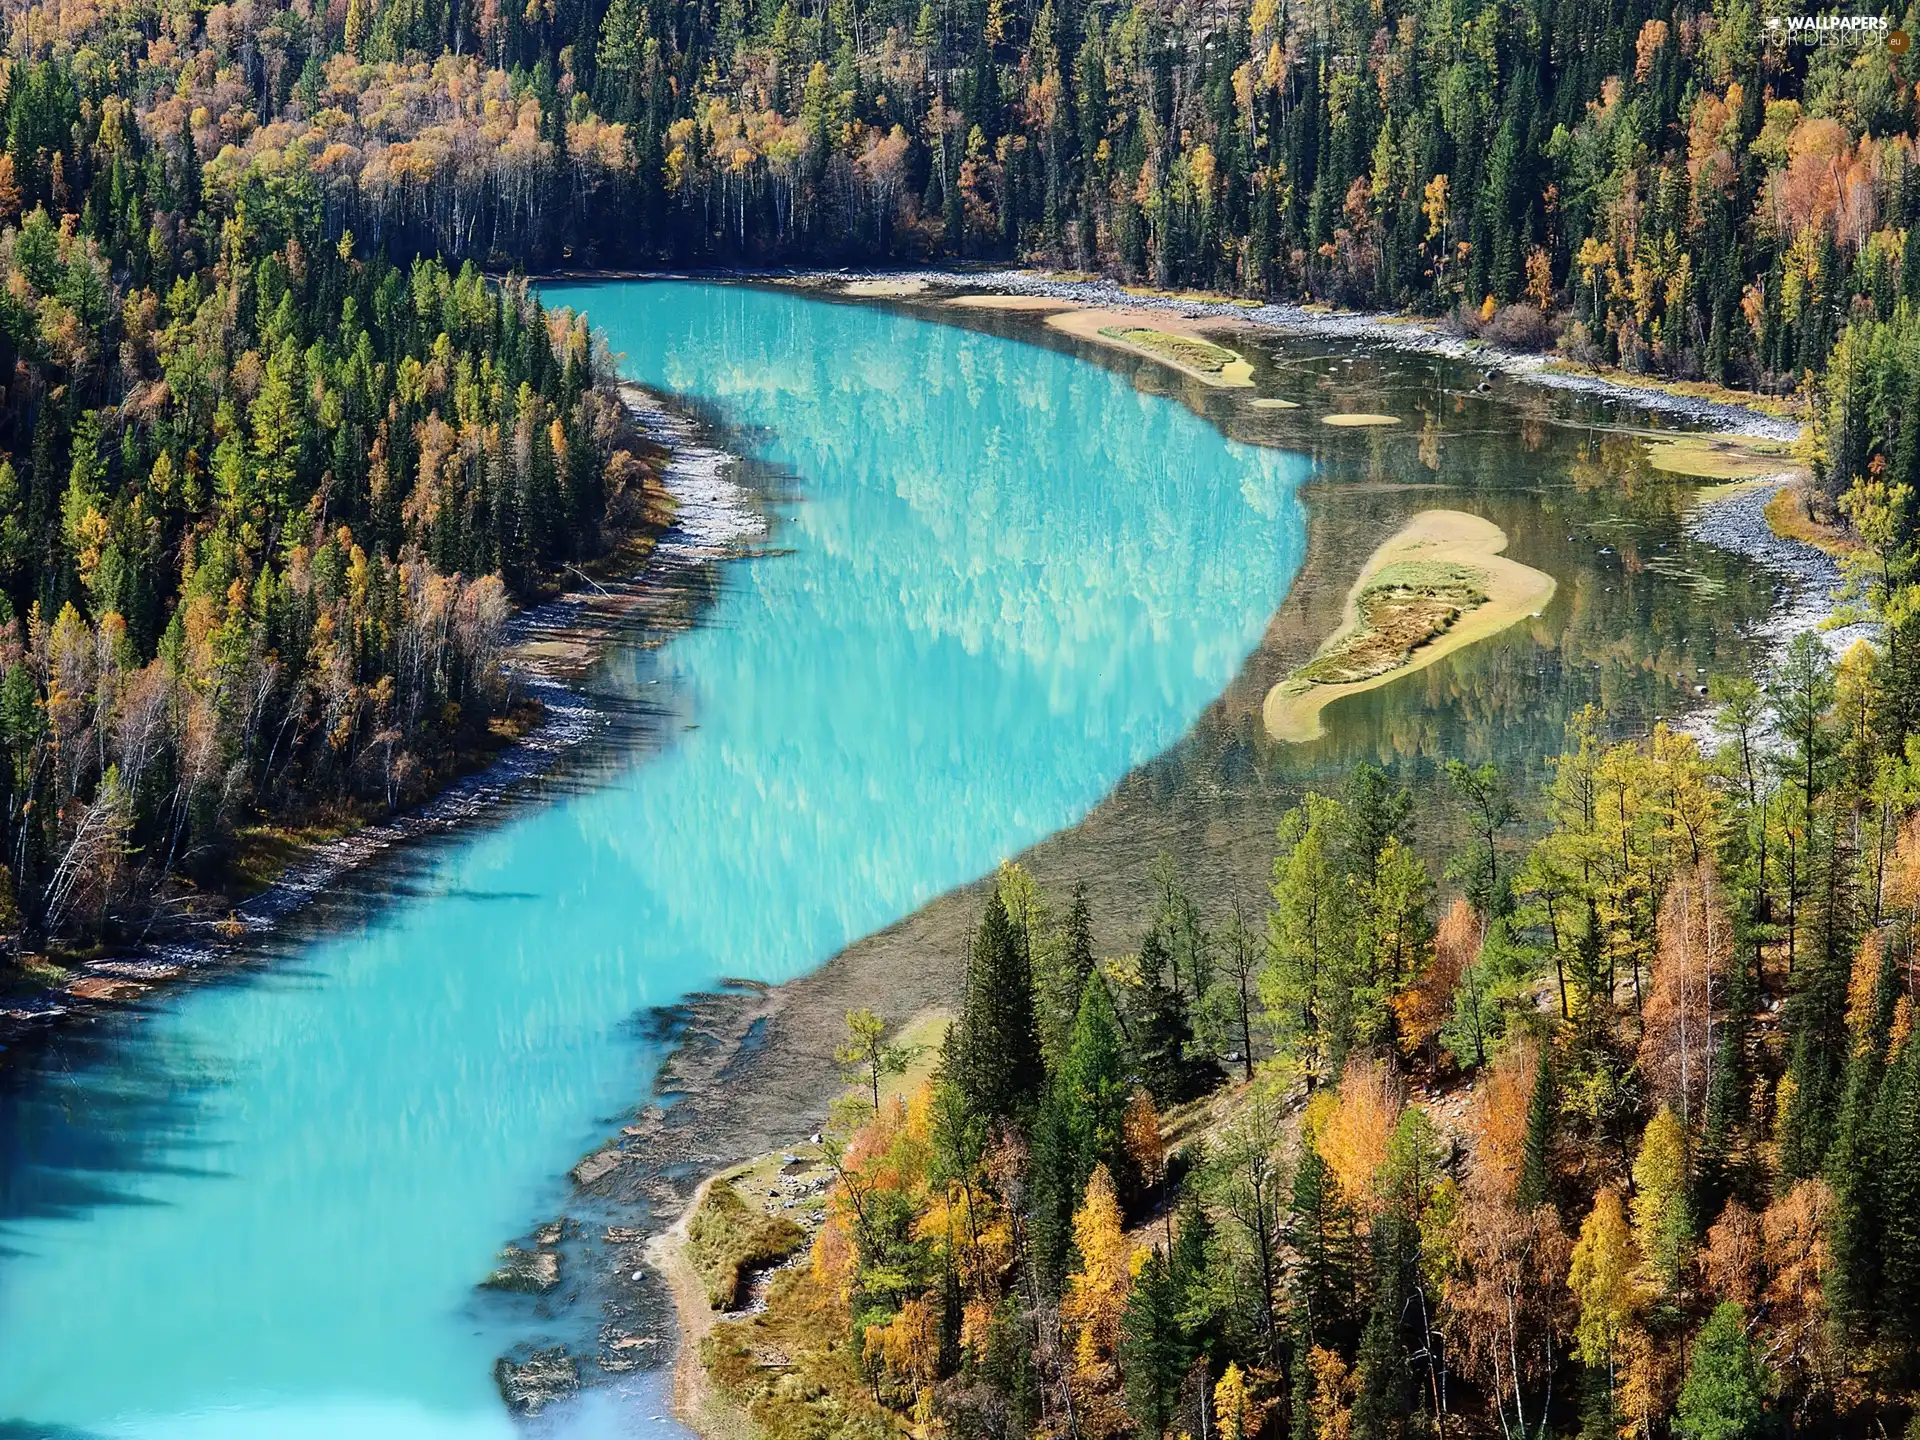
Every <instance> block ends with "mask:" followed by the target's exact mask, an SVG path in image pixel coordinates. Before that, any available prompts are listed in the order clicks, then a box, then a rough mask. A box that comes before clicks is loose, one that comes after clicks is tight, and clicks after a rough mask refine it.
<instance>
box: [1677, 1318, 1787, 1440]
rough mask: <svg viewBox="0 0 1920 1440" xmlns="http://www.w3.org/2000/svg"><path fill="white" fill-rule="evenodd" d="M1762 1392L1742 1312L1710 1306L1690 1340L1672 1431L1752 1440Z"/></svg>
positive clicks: (1760, 1419)
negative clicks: (1687, 1364)
mask: <svg viewBox="0 0 1920 1440" xmlns="http://www.w3.org/2000/svg"><path fill="white" fill-rule="evenodd" d="M1764 1393H1765V1391H1764V1388H1763V1375H1762V1369H1761V1365H1760V1362H1759V1361H1758V1360H1756V1359H1755V1357H1754V1353H1753V1346H1752V1344H1751V1343H1749V1341H1748V1339H1747V1316H1746V1312H1745V1311H1744V1310H1742V1309H1741V1308H1740V1307H1739V1306H1738V1305H1735V1304H1733V1303H1732V1302H1731V1301H1728V1302H1726V1303H1725V1304H1722V1305H1720V1306H1718V1307H1716V1308H1715V1310H1714V1312H1713V1314H1712V1315H1711V1316H1710V1317H1708V1319H1707V1323H1706V1324H1705V1325H1704V1326H1703V1327H1701V1330H1700V1334H1699V1336H1698V1337H1697V1338H1696V1339H1695V1340H1694V1342H1693V1352H1692V1364H1691V1365H1690V1366H1689V1368H1688V1374H1687V1383H1686V1384H1685V1385H1683V1386H1682V1387H1681V1389H1680V1403H1679V1404H1678V1405H1677V1406H1675V1407H1674V1414H1673V1433H1674V1434H1675V1435H1677V1436H1679V1437H1680V1440H1754V1437H1757V1436H1759V1435H1760V1434H1762V1433H1763V1427H1764V1425H1765V1422H1766V1416H1765V1412H1764V1409H1763V1405H1762V1398H1761V1397H1762V1396H1763V1394H1764Z"/></svg>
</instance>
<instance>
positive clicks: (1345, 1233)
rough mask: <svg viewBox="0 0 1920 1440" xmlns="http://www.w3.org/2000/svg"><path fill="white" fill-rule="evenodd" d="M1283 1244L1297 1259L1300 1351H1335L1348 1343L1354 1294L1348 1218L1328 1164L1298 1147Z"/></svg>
mask: <svg viewBox="0 0 1920 1440" xmlns="http://www.w3.org/2000/svg"><path fill="white" fill-rule="evenodd" d="M1287 1240H1288V1242H1289V1244H1290V1245H1291V1246H1292V1248H1293V1253H1294V1255H1295V1257H1296V1264H1295V1267H1294V1272H1293V1313H1294V1324H1295V1327H1296V1331H1297V1333H1298V1335H1299V1337H1300V1339H1301V1341H1302V1344H1303V1346H1304V1347H1309V1348H1310V1347H1312V1346H1315V1345H1320V1346H1335V1345H1338V1344H1339V1343H1341V1342H1342V1341H1343V1340H1346V1339H1349V1338H1351V1331H1352V1324H1351V1322H1352V1313H1353V1296H1354V1293H1355V1288H1356V1287H1355V1275H1354V1265H1355V1255H1354V1234H1353V1216H1352V1215H1351V1213H1350V1212H1349V1211H1348V1209H1347V1207H1346V1205H1345V1203H1344V1202H1343V1201H1342V1200H1341V1198H1340V1187H1339V1185H1338V1184H1336V1183H1335V1181H1334V1178H1333V1175H1332V1173H1331V1172H1330V1171H1329V1170H1328V1168H1327V1162H1326V1161H1325V1160H1323V1159H1322V1158H1321V1156H1320V1152H1319V1150H1318V1149H1316V1148H1315V1147H1314V1146H1312V1145H1303V1146H1301V1147H1300V1161H1299V1164H1298V1165H1297V1166H1296V1167H1295V1169H1294V1172H1293V1201H1292V1210H1291V1213H1290V1215H1289V1217H1288V1220H1287Z"/></svg>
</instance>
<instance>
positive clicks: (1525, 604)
mask: <svg viewBox="0 0 1920 1440" xmlns="http://www.w3.org/2000/svg"><path fill="white" fill-rule="evenodd" d="M1506 548H1507V534H1506V531H1504V530H1502V529H1501V528H1500V527H1499V526H1498V525H1495V524H1494V523H1493V522H1492V521H1491V520H1486V519H1483V518H1481V517H1480V516H1478V515H1469V514H1466V513H1465V512H1464V511H1460V510H1422V511H1421V512H1420V513H1419V514H1418V515H1415V516H1414V517H1413V518H1412V519H1410V520H1409V521H1407V523H1406V524H1405V525H1404V526H1402V527H1401V528H1400V530H1399V531H1398V532H1396V533H1395V534H1393V535H1391V536H1389V537H1388V538H1387V539H1386V540H1385V541H1384V542H1382V544H1381V545H1380V548H1379V549H1377V550H1375V551H1374V552H1373V554H1372V555H1371V556H1369V557H1368V559H1367V563H1366V565H1365V566H1363V567H1362V569H1361V571H1360V576H1359V578H1358V579H1357V580H1355V581H1354V582H1353V588H1352V589H1351V590H1350V591H1348V592H1347V606H1346V613H1345V615H1344V616H1343V618H1342V620H1341V625H1340V629H1339V630H1338V631H1337V632H1335V634H1334V635H1333V636H1332V637H1331V638H1330V639H1329V640H1328V641H1327V643H1326V644H1325V645H1322V646H1321V647H1320V652H1319V653H1322V654H1324V653H1325V652H1326V650H1327V649H1328V648H1329V647H1330V646H1332V645H1334V644H1335V643H1336V642H1338V641H1340V640H1342V639H1344V638H1346V637H1347V636H1348V635H1350V634H1351V633H1352V632H1353V631H1355V630H1356V629H1358V628H1359V625H1360V594H1361V592H1362V591H1363V590H1365V589H1366V588H1367V585H1368V584H1369V583H1370V582H1371V581H1372V580H1373V578H1374V576H1376V575H1378V574H1379V573H1380V572H1381V571H1382V570H1384V569H1385V568H1386V567H1387V566H1389V565H1395V564H1399V563H1401V562H1403V561H1427V562H1435V561H1439V562H1449V563H1452V564H1456V565H1463V566H1466V567H1468V568H1470V569H1473V570H1477V571H1479V572H1480V574H1481V576H1482V577H1483V578H1482V580H1481V583H1480V589H1481V590H1482V591H1484V592H1485V594H1486V596H1487V600H1486V603H1485V604H1483V605H1476V606H1475V607H1474V608H1473V609H1471V610H1469V611H1467V612H1466V613H1465V614H1464V615H1462V616H1461V617H1460V618H1459V619H1458V620H1456V621H1454V623H1453V625H1452V626H1451V628H1449V629H1448V630H1447V632H1446V633H1445V634H1443V635H1440V636H1438V637H1436V638H1435V639H1432V640H1429V641H1428V642H1427V643H1426V644H1424V645H1422V646H1420V647H1418V648H1417V649H1415V650H1414V651H1413V652H1412V653H1411V654H1410V655H1408V656H1407V658H1406V660H1405V662H1404V663H1402V664H1400V665H1396V666H1395V667H1394V668H1393V669H1391V670H1387V671H1383V672H1382V673H1381V674H1378V675H1370V676H1368V677H1367V678H1366V679H1365V680H1353V681H1349V682H1347V683H1346V684H1343V685H1316V684H1313V683H1312V682H1311V681H1306V680H1298V679H1294V678H1292V677H1289V678H1288V679H1286V680H1283V681H1281V682H1280V683H1279V684H1278V685H1276V686H1274V687H1273V688H1272V689H1271V690H1269V691H1268V692H1267V698H1266V701H1265V703H1264V704H1263V705H1262V707H1261V718H1262V719H1263V720H1264V721H1265V723H1266V727H1267V734H1268V735H1270V736H1272V737H1273V738H1274V739H1275V740H1281V741H1296V740H1314V739H1317V738H1319V737H1320V736H1321V735H1322V734H1324V733H1325V729H1324V727H1323V726H1322V725H1321V723H1320V712H1321V711H1322V710H1324V709H1325V708H1326V707H1327V706H1329V705H1331V704H1332V703H1333V702H1334V701H1336V700H1338V699H1340V698H1342V697H1343V696H1347V695H1357V694H1359V693H1360V692H1361V691H1363V690H1373V689H1376V688H1377V687H1379V686H1381V685H1386V684H1390V683H1391V682H1393V681H1395V680H1398V679H1399V678H1400V677H1401V676H1403V675H1410V674H1412V673H1413V672H1414V671H1416V670H1424V669H1425V668H1426V667H1427V666H1429V665H1432V664H1434V663H1435V662H1436V661H1438V660H1442V659H1444V658H1445V657H1447V656H1448V655H1451V654H1453V652H1454V651H1456V650H1464V649H1465V648H1466V647H1467V646H1469V645H1471V644H1473V643H1474V642H1475V641H1478V640H1484V639H1486V638H1487V637H1488V636H1489V635H1497V634H1499V633H1500V632H1501V631H1502V630H1505V629H1506V628H1507V627H1508V626H1510V625H1512V624H1514V623H1516V622H1517V621H1520V620H1524V619H1526V618H1527V617H1528V616H1531V615H1534V614H1537V613H1538V612H1539V611H1540V610H1541V609H1542V608H1543V607H1544V606H1545V605H1546V603H1547V602H1548V601H1549V600H1551V599H1552V598H1553V592H1554V591H1555V590H1556V589H1557V588H1558V584H1557V582H1556V581H1555V580H1554V578H1553V576H1551V575H1549V574H1547V573H1546V572H1545V571H1543V570H1535V569H1534V568H1533V567H1532V566H1530V565H1522V564H1521V563H1520V562H1519V561H1518V560H1513V559H1509V558H1508V557H1507V556H1505V555H1503V554H1501V553H1500V552H1501V551H1503V550H1505V549H1506Z"/></svg>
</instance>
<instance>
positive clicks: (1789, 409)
mask: <svg viewBox="0 0 1920 1440" xmlns="http://www.w3.org/2000/svg"><path fill="white" fill-rule="evenodd" d="M1545 368H1546V369H1548V370H1556V371H1559V372H1560V373H1562V374H1565V375H1592V376H1595V377H1597V378H1599V379H1602V380H1610V381H1612V382H1613V383H1615V384H1616V385H1628V386H1632V387H1633V388H1634V389H1636V390H1658V391H1660V392H1662V393H1663V394H1666V395H1677V396H1679V397H1680V398H1681V399H1683V400H1705V401H1706V402H1708V403H1709V404H1712V405H1732V406H1736V407H1738V408H1739V409H1742V410H1753V411H1756V412H1758V413H1759V414H1762V415H1771V416H1773V417H1775V418H1776V419H1780V420H1801V419H1803V418H1804V417H1805V410H1804V407H1803V406H1802V405H1800V403H1799V402H1797V401H1795V400H1792V399H1789V398H1786V397H1783V396H1779V395H1760V394H1756V393H1755V392H1754V391H1752V390H1730V389H1728V388H1727V387H1726V386H1725V385H1715V384H1714V383H1713V382H1712V381H1709V380H1663V379H1661V378H1660V377H1659V376H1657V375H1640V374H1636V373H1635V372H1634V371H1631V370H1622V369H1620V368H1619V367H1618V366H1614V365H1576V364H1574V363H1573V362H1572V361H1570V360H1549V361H1547V363H1546V366H1545Z"/></svg>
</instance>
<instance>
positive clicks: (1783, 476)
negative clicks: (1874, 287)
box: [1686, 470, 1876, 657]
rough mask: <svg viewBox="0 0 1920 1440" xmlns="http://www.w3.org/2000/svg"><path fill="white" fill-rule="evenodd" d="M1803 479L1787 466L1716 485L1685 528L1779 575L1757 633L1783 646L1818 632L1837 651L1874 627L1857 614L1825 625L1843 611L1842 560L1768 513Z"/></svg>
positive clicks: (1825, 643)
mask: <svg viewBox="0 0 1920 1440" xmlns="http://www.w3.org/2000/svg"><path fill="white" fill-rule="evenodd" d="M1803 479H1804V476H1803V475H1802V474H1801V473H1800V472H1799V471H1797V470H1789V471H1782V472H1781V473H1780V474H1777V475H1769V476H1764V477H1762V478H1759V479H1756V480H1744V481H1739V482H1737V483H1735V484H1732V485H1726V486H1720V487H1716V492H1715V493H1712V494H1707V495H1703V496H1702V497H1701V498H1700V500H1699V501H1698V503H1697V504H1695V506H1694V507H1693V510H1692V512H1691V513H1690V514H1689V515H1688V516H1687V521H1686V528H1687V533H1688V534H1689V535H1691V536H1693V537H1694V538H1695V539H1697V540H1701V541H1703V542H1705V543H1706V544H1708V545H1712V546H1714V547H1716V548H1718V549H1721V550H1726V551H1729V552H1730V553H1732V554H1735V555H1739V556H1742V557H1744V558H1745V559H1747V560H1750V561H1752V562H1753V563H1754V564H1755V565H1758V566H1760V567H1761V568H1763V569H1765V570H1767V571H1769V572H1771V573H1772V574H1773V575H1775V576H1776V577H1778V578H1777V583H1776V585H1775V592H1774V593H1775V601H1774V609H1773V613H1772V614H1771V615H1770V616H1769V618H1768V621H1767V623H1766V625H1765V626H1764V627H1762V629H1761V630H1760V631H1759V632H1758V633H1759V634H1760V635H1762V636H1764V637H1765V638H1767V639H1769V640H1772V641H1773V642H1775V643H1776V644H1778V645H1781V646H1784V645H1786V644H1787V643H1788V642H1790V641H1792V640H1794V639H1795V638H1797V637H1798V636H1800V635H1805V634H1813V635H1818V636H1819V637H1820V639H1821V642H1822V643H1823V644H1824V645H1825V646H1826V647H1827V649H1828V651H1829V652H1830V653H1832V654H1833V655H1834V656H1836V657H1838V656H1839V655H1840V654H1842V653H1843V652H1844V651H1845V650H1847V649H1848V648H1849V647H1850V646H1851V645H1852V644H1853V643H1854V642H1855V641H1857V640H1864V639H1868V638H1871V637H1872V635H1873V634H1875V633H1876V627H1875V626H1874V625H1872V624H1871V623H1870V622H1867V621H1864V620H1859V621H1853V622H1851V623H1847V624H1842V625H1836V626H1834V627H1832V628H1830V629H1829V628H1826V627H1827V623H1828V621H1830V620H1831V619H1833V618H1834V617H1835V616H1837V615H1839V614H1840V613H1841V606H1840V603H1839V601H1837V600H1836V598H1835V595H1836V592H1837V591H1838V590H1839V588H1840V587H1841V585H1842V584H1843V583H1844V582H1845V574H1844V572H1843V571H1842V570H1841V568H1840V562H1839V561H1838V560H1836V559H1835V558H1834V557H1833V556H1832V555H1831V554H1829V553H1828V552H1827V551H1825V550H1823V549H1821V548H1820V547H1819V546H1818V545H1815V544H1812V543H1811V542H1809V541H1807V540H1802V539H1799V538H1797V537H1795V536H1791V535H1783V534H1781V533H1780V532H1779V531H1778V530H1776V529H1775V528H1774V525H1773V522H1772V520H1771V519H1770V518H1769V516H1768V514H1767V511H1768V508H1769V507H1770V506H1771V505H1772V503H1773V502H1774V500H1775V499H1776V497H1778V496H1779V495H1780V494H1781V493H1782V492H1783V491H1786V490H1789V489H1791V488H1792V487H1793V486H1795V485H1798V484H1799V483H1801V481H1802V480H1803Z"/></svg>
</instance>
